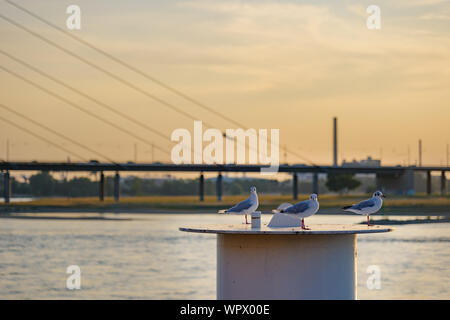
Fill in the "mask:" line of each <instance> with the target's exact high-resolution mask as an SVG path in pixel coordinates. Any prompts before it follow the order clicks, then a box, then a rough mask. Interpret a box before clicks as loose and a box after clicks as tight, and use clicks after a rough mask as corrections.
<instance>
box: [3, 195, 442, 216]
mask: <svg viewBox="0 0 450 320" xmlns="http://www.w3.org/2000/svg"><path fill="white" fill-rule="evenodd" d="M308 196H309V195H306V194H301V195H299V198H298V199H299V200H298V201H301V200H302V199H306V198H307V197H308ZM366 197H367V195H353V194H352V195H321V196H320V197H319V199H320V200H319V201H320V210H319V212H318V213H317V214H347V213H346V212H344V211H343V210H341V208H342V207H343V206H345V205H349V204H352V203H356V202H358V201H361V200H363V199H365V198H366ZM245 198H246V196H224V197H223V201H222V202H218V201H217V199H216V197H215V196H205V198H204V201H203V202H200V201H199V199H198V196H144V197H123V198H121V199H120V201H119V202H115V201H114V199H113V198H112V197H106V198H105V200H104V201H100V200H99V199H98V198H96V197H82V198H42V199H37V200H32V201H28V202H13V203H10V204H3V203H2V204H0V214H8V213H33V212H39V213H43V212H77V213H83V212H86V213H98V212H113V213H114V212H116V213H217V211H218V210H219V209H224V208H228V207H230V206H233V205H234V204H235V203H237V202H239V201H241V200H243V199H245ZM259 201H260V206H259V208H258V210H260V211H262V212H263V213H269V212H271V210H272V209H275V208H276V207H278V205H280V204H281V203H283V202H289V203H294V202H295V201H294V200H292V196H290V195H260V196H259ZM377 215H404V216H409V215H412V216H417V215H420V216H436V215H438V216H446V217H450V196H447V197H441V196H429V197H428V196H425V195H417V196H408V197H407V196H404V197H402V196H392V197H389V198H387V199H386V200H385V202H384V205H383V208H382V209H381V210H380V212H379V213H378V214H377Z"/></svg>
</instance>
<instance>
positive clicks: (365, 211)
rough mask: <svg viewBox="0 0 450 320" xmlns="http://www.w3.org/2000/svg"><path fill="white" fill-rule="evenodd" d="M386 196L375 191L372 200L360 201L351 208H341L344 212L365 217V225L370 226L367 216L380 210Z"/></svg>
mask: <svg viewBox="0 0 450 320" xmlns="http://www.w3.org/2000/svg"><path fill="white" fill-rule="evenodd" d="M382 198H386V196H385V195H384V194H383V193H382V192H381V191H375V192H374V194H373V196H372V198H370V199H368V200H364V201H361V202H360V203H357V204H354V205H352V206H347V207H343V208H342V209H344V210H345V211H349V212H353V213H357V214H362V215H366V216H367V225H368V226H370V220H369V216H370V215H371V214H373V213H375V212H377V211H378V210H380V209H381V206H382V205H383V199H382Z"/></svg>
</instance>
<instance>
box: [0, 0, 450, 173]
mask: <svg viewBox="0 0 450 320" xmlns="http://www.w3.org/2000/svg"><path fill="white" fill-rule="evenodd" d="M14 1H16V2H17V3H19V4H20V5H22V6H24V7H26V8H28V9H30V10H31V11H33V12H35V13H36V14H38V15H39V16H42V17H43V18H45V19H47V20H50V21H51V22H53V23H54V24H56V25H58V26H60V27H62V28H66V19H67V17H68V15H67V14H66V12H65V11H66V7H67V6H68V5H70V4H77V5H79V6H80V7H81V11H82V15H81V30H74V31H70V32H71V33H73V34H75V35H77V36H79V37H81V38H83V39H85V40H87V41H89V42H91V43H93V44H95V45H96V46H98V47H99V48H102V49H104V50H105V51H107V52H109V53H111V54H113V55H115V56H117V57H119V58H121V59H123V60H124V61H127V62H128V63H130V64H132V65H133V66H136V67H137V68H139V69H141V70H143V71H145V72H146V73H148V74H150V75H152V76H153V77H155V78H157V79H159V80H161V81H163V82H165V83H167V84H169V85H171V86H173V87H175V88H177V89H179V90H181V91H183V92H184V93H186V94H188V95H190V96H192V97H194V98H196V99H197V100H199V101H201V102H202V103H204V104H206V105H208V106H210V107H211V108H213V109H215V110H217V111H220V112H221V113H223V114H225V115H226V116H228V117H232V118H235V119H237V120H238V121H239V122H241V123H243V124H245V125H246V126H247V127H249V128H256V129H259V128H268V129H270V128H279V129H280V145H281V146H285V145H286V146H287V147H288V148H289V149H291V150H294V151H295V152H297V153H299V154H301V155H304V156H305V157H307V158H309V159H311V160H312V161H314V162H316V163H321V164H326V163H330V162H331V160H332V136H331V129H332V127H331V124H332V118H333V116H337V117H338V118H339V143H340V145H339V158H340V160H341V159H343V158H344V159H347V160H352V159H354V158H356V159H361V158H365V157H366V156H368V155H371V156H372V157H375V158H379V157H380V155H381V156H382V160H383V163H385V164H406V163H407V161H408V146H409V148H410V160H411V163H412V164H413V163H414V162H415V160H416V159H417V141H418V139H419V138H421V139H422V141H423V150H424V156H423V162H424V164H430V165H432V164H434V165H439V164H441V163H442V164H445V162H446V144H447V143H450V89H449V88H450V3H449V1H440V0H396V1H370V2H368V1H199V0H193V1H167V0H165V1H136V0H135V1H106V0H105V1H92V0H89V1H87V0H86V1H75V0H72V1H61V0H58V1H56V0H55V1H31V0H30V1H25V0H14ZM370 4H376V5H378V6H379V7H380V8H381V30H369V29H367V27H366V19H367V17H368V14H367V13H366V8H367V6H368V5H370ZM0 11H1V14H2V15H5V16H7V17H9V18H11V19H14V20H15V21H17V22H19V23H21V24H23V25H25V26H27V27H28V28H30V29H32V30H33V31H34V32H36V33H38V34H41V35H42V36H45V37H48V38H49V39H51V40H52V41H55V42H57V43H58V44H60V45H62V46H63V47H64V48H66V49H68V50H70V51H72V52H74V53H76V54H78V55H81V56H83V57H84V58H85V59H88V60H89V61H92V62H94V63H96V64H98V65H101V66H102V67H103V68H105V69H107V70H109V71H110V72H113V73H115V74H117V75H119V76H120V77H122V78H123V79H126V80H127V81H129V82H131V83H133V84H135V85H136V86H139V87H141V88H143V89H144V90H146V91H148V92H150V93H152V94H153V95H155V96H157V97H158V98H161V99H164V100H166V101H168V102H169V103H171V104H173V105H175V106H177V107H178V108H180V109H182V110H183V111H184V112H186V113H188V114H189V115H192V116H195V117H196V118H197V119H199V120H203V121H205V122H207V123H210V124H212V125H214V126H215V127H216V128H219V129H221V130H223V129H226V128H234V127H235V126H233V125H232V124H230V123H228V122H226V121H225V120H223V119H221V118H219V117H217V116H214V115H213V114H210V113H206V112H205V111H203V110H202V109H201V108H199V107H198V106H195V105H193V104H192V103H190V102H187V101H186V100H183V99H181V98H180V97H177V96H175V95H174V94H172V93H170V92H168V91H167V90H165V89H163V88H161V87H159V86H157V85H156V84H154V83H152V82H150V81H148V80H147V79H145V78H144V77H142V76H139V75H136V74H135V73H133V72H131V71H129V70H127V69H125V68H123V67H121V66H119V65H117V64H115V63H113V62H111V61H109V60H107V59H105V58H104V57H103V56H101V55H100V54H98V53H96V52H95V51H93V50H91V49H89V48H87V47H84V46H82V45H80V44H79V43H77V42H75V41H73V40H71V39H70V38H68V37H67V36H65V35H63V34H61V33H59V32H58V31H55V30H53V29H51V28H50V27H48V26H47V25H45V24H43V23H42V22H39V21H38V20H36V19H34V18H32V17H31V16H29V15H27V14H25V13H23V12H21V11H20V10H18V9H17V8H15V7H13V6H11V5H9V4H8V3H6V2H4V1H1V2H0ZM0 39H1V50H3V51H5V52H7V53H8V54H11V55H13V56H15V57H17V58H19V59H22V60H24V61H26V62H27V63H29V64H31V65H34V66H35V67H37V68H39V69H41V70H43V71H45V72H47V73H49V74H51V75H52V76H54V77H55V78H58V79H60V80H61V81H64V82H66V83H68V84H70V85H71V86H73V87H75V88H77V89H78V90H81V91H83V92H85V93H86V94H89V95H91V96H93V97H95V98H96V99H98V100H101V101H102V102H104V103H107V104H109V105H111V106H113V107H114V108H117V109H118V110H120V111H122V112H125V113H127V114H128V115H129V116H132V117H134V118H137V119H139V120H140V121H143V122H145V123H146V124H147V125H149V126H151V127H153V128H155V129H156V130H158V131H160V132H162V133H163V134H165V135H167V136H170V134H171V133H172V131H173V130H174V129H176V128H188V129H189V130H192V127H193V121H192V120H191V119H189V118H187V117H184V116H182V115H180V114H178V113H176V112H174V111H173V110H170V109H168V108H167V107H165V106H163V105H161V104H159V103H158V102H155V101H154V100H152V99H149V98H148V97H146V96H144V95H143V94H140V93H138V92H136V91H134V90H132V89H130V88H128V87H126V86H124V85H123V84H121V83H119V82H118V81H116V80H114V79H112V78H110V77H108V76H106V75H105V74H103V73H101V72H99V71H97V70H95V69H93V68H92V67H89V66H87V65H85V64H83V63H82V62H80V61H78V60H76V59H74V58H73V57H71V56H69V55H67V54H65V53H63V52H61V51H59V50H57V49H55V48H53V47H52V46H50V45H48V44H46V43H44V42H43V41H41V40H39V39H37V38H35V37H33V36H31V35H30V34H28V33H26V32H24V31H23V30H20V29H19V28H17V27H15V26H13V25H11V24H10V23H8V22H6V21H5V20H4V19H0ZM0 61H1V62H0V64H1V65H2V66H4V67H6V68H8V69H11V70H13V71H14V72H17V73H18V74H20V75H22V76H24V77H26V78H27V79H30V80H32V81H35V82H37V83H39V84H40V85H42V86H43V87H45V88H47V89H49V90H52V91H54V92H57V93H58V94H59V95H61V96H64V97H65V98H67V99H69V100H71V101H73V102H75V103H77V104H79V105H80V106H83V107H85V108H86V109H88V110H90V111H91V112H94V113H96V114H99V115H101V116H102V117H104V118H105V119H108V120H109V121H112V122H114V123H117V124H119V125H120V126H123V127H124V128H127V130H130V131H132V132H134V133H135V134H137V135H139V136H141V137H144V138H145V139H146V140H148V141H153V142H154V144H155V145H157V146H160V147H161V148H163V149H166V150H168V151H170V149H171V147H172V145H173V144H172V145H171V144H170V143H168V142H167V141H165V140H163V139H161V138H159V137H158V136H156V135H154V134H152V133H151V132H148V131H146V130H144V129H142V128H140V127H138V126H136V125H135V124H133V123H130V122H128V121H126V120H124V119H122V118H120V117H118V116H116V115H114V114H112V113H110V112H107V111H105V110H103V109H102V108H101V107H99V106H98V105H96V104H95V103H93V102H91V101H89V100H87V99H85V98H83V97H81V96H79V95H77V94H75V93H73V92H71V91H70V90H67V89H65V88H63V87H61V86H60V85H57V84H55V83H54V82H52V81H50V80H48V79H45V78H44V77H42V76H40V75H38V74H36V73H35V72H33V71H30V70H29V69H27V68H25V67H23V66H21V65H19V64H18V63H16V62H14V61H12V60H11V59H9V58H7V57H6V56H4V55H2V54H0ZM0 85H1V91H0V92H1V93H0V103H2V104H4V105H7V106H9V107H11V108H14V109H15V110H17V111H19V112H21V113H25V114H27V115H28V116H30V117H32V118H33V119H34V120H36V121H39V122H40V123H42V124H45V125H46V126H49V127H51V128H52V129H54V130H56V131H58V132H61V133H63V134H65V135H67V136H70V137H72V138H73V139H75V140H77V141H80V142H81V143H83V144H86V145H88V146H89V147H90V148H93V149H95V150H97V151H98V152H100V153H102V154H105V155H107V156H108V157H110V158H113V159H116V160H118V161H128V160H134V144H135V143H137V150H138V161H150V160H151V147H150V146H149V145H146V144H144V143H143V142H141V141H138V140H136V139H135V138H133V137H130V136H127V135H126V134H124V133H122V132H120V131H119V130H117V129H114V128H112V127H110V126H108V125H106V124H104V123H102V122H100V121H98V120H96V119H93V118H91V117H89V116H87V115H85V114H83V113H81V112H80V111H78V110H75V109H74V108H72V107H70V106H69V105H67V104H65V103H63V102H61V101H59V100H57V99H55V98H53V97H51V96H49V95H48V94H46V93H44V92H42V91H40V90H38V89H36V88H33V87H32V86H30V85H28V84H26V83H24V82H23V81H22V80H20V79H17V78H15V77H14V76H11V75H10V74H8V73H6V72H4V71H2V70H0ZM0 116H1V117H4V118H7V119H10V120H12V121H14V122H17V123H19V124H20V125H22V126H26V127H27V128H28V129H30V130H32V131H33V132H36V133H38V134H41V135H43V136H45V137H46V138H49V139H51V140H53V141H55V142H57V143H58V144H61V145H63V146H64V147H66V148H68V149H71V150H74V151H75V152H76V153H79V154H81V155H83V156H84V157H86V158H88V159H99V157H98V156H97V155H93V154H90V153H89V152H87V151H85V150H83V149H80V148H79V147H77V146H74V145H72V144H70V143H68V142H63V140H61V139H60V138H55V137H54V136H53V135H51V134H50V133H48V132H46V131H44V130H42V129H40V128H38V127H36V126H35V125H32V124H29V123H27V122H26V121H25V120H23V119H20V118H19V117H17V116H16V115H13V114H12V113H10V112H9V111H6V110H4V109H2V108H0ZM7 139H9V141H10V159H11V160H33V159H36V160H63V159H66V157H67V153H66V152H64V151H60V150H58V149H56V148H54V147H52V146H50V145H48V144H47V143H45V142H42V141H40V140H37V139H36V138H33V137H31V136H30V135H28V134H27V133H23V132H21V131H20V130H18V129H16V128H14V127H13V126H11V125H10V124H6V123H4V122H3V121H2V120H0V159H5V158H6V140H7ZM71 158H72V159H73V160H76V158H74V157H73V156H72V157H71ZM154 159H155V160H159V161H168V160H169V157H168V155H167V154H164V153H162V152H161V151H159V150H155V154H154ZM281 160H282V161H283V160H284V156H283V152H281ZM287 160H288V161H289V162H301V160H299V159H297V158H295V157H294V156H293V155H289V154H288V157H287Z"/></svg>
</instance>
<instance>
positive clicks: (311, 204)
mask: <svg viewBox="0 0 450 320" xmlns="http://www.w3.org/2000/svg"><path fill="white" fill-rule="evenodd" d="M318 210H319V200H318V199H317V194H315V193H313V194H311V196H310V197H309V200H305V201H302V202H299V203H296V204H294V205H291V204H290V203H283V204H281V205H280V206H279V207H278V208H277V210H274V211H273V212H281V213H287V214H294V215H295V216H297V217H299V218H301V219H302V229H305V230H309V228H307V227H306V226H305V218H307V217H310V216H312V215H313V214H315V213H316V212H317V211H318Z"/></svg>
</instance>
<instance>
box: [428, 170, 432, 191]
mask: <svg viewBox="0 0 450 320" xmlns="http://www.w3.org/2000/svg"><path fill="white" fill-rule="evenodd" d="M431 191H432V190H431V171H427V195H431Z"/></svg>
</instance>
